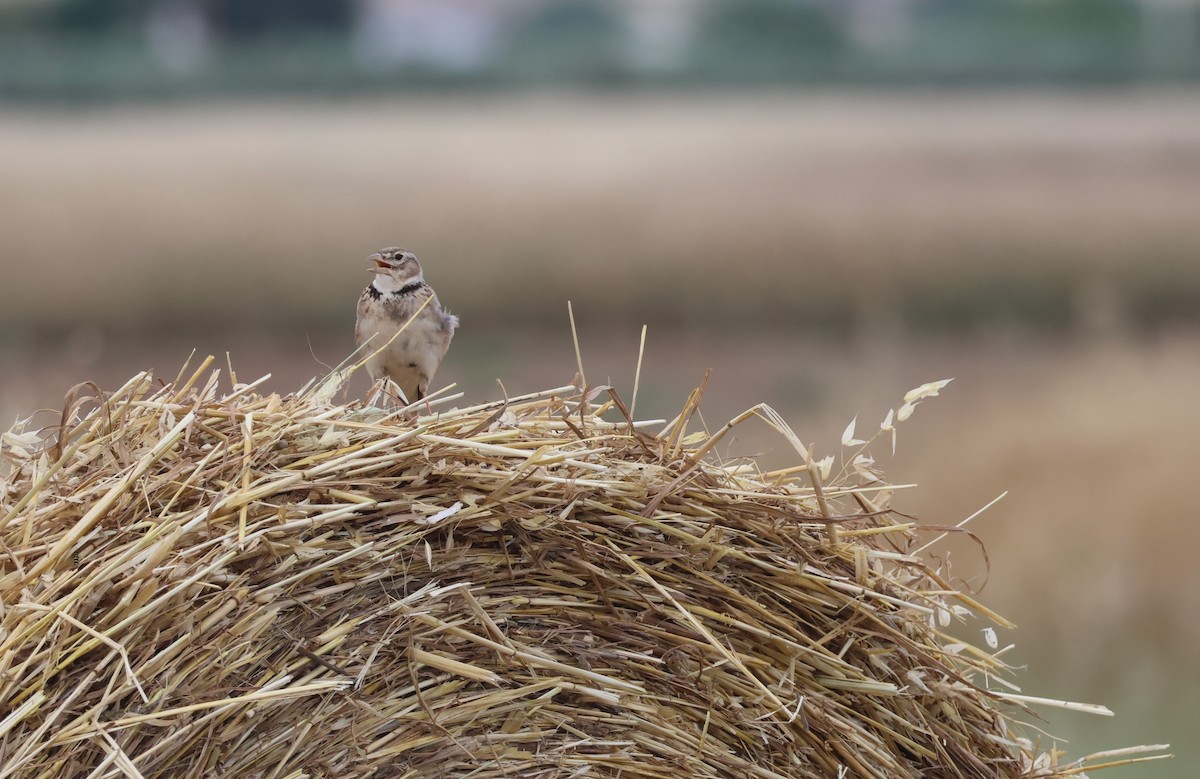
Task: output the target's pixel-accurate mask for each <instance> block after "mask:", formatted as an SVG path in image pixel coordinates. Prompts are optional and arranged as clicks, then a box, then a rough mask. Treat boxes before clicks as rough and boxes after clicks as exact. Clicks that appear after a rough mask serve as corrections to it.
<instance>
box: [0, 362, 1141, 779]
mask: <svg viewBox="0 0 1200 779" xmlns="http://www.w3.org/2000/svg"><path fill="white" fill-rule="evenodd" d="M207 368H208V362H206V363H205V364H203V365H201V366H200V368H199V369H197V370H195V371H194V372H193V373H192V374H191V376H190V377H189V378H186V379H185V378H184V377H183V374H182V373H181V376H180V378H179V379H177V380H176V381H175V382H173V383H170V384H166V385H161V386H158V387H157V388H156V386H155V384H154V382H153V381H152V379H151V376H150V375H148V374H139V375H137V376H135V377H133V378H132V379H131V380H130V381H129V382H128V383H126V384H125V386H123V387H122V388H120V389H119V390H117V391H116V392H113V393H111V394H102V393H99V392H98V391H96V390H94V388H93V389H92V390H87V389H86V388H84V389H81V390H80V391H79V392H77V393H73V395H74V396H73V397H71V398H69V399H68V401H67V403H66V408H65V409H64V411H63V414H62V421H61V425H57V426H56V430H54V431H52V433H51V434H50V435H49V436H48V437H47V438H44V437H43V436H41V435H37V434H34V433H32V432H29V431H27V430H26V427H27V425H22V424H18V425H17V426H16V427H14V428H13V429H12V430H11V431H10V432H9V433H6V434H5V435H4V438H3V444H2V447H0V454H2V455H3V458H4V460H3V464H2V465H0V468H2V469H3V473H2V479H0V541H2V547H0V776H4V777H12V778H14V779H33V778H34V777H37V778H39V779H41V778H47V779H48V778H49V777H56V778H58V777H81V778H82V777H147V778H148V777H181V776H195V777H209V776H221V777H264V778H266V777H270V778H271V779H300V777H338V779H350V778H352V777H362V778H363V779H365V778H366V777H380V778H382V777H435V776H437V777H441V776H445V777H475V778H477V779H486V778H488V777H584V776H592V777H616V776H620V777H624V778H625V779H643V778H645V779H649V778H650V777H657V778H661V779H667V778H668V777H670V778H672V779H673V778H674V777H681V776H689V777H761V778H762V779H773V778H776V777H812V776H821V777H823V776H829V777H840V776H862V777H918V776H919V777H941V776H945V777H995V776H1004V777H1008V776H1065V775H1072V774H1078V773H1079V772H1080V771H1082V770H1083V769H1084V767H1085V765H1086V761H1078V762H1070V763H1068V762H1063V761H1061V760H1060V759H1059V757H1058V756H1057V755H1056V754H1053V753H1052V754H1048V755H1047V754H1042V755H1036V754H1034V750H1033V749H1032V747H1031V746H1030V743H1029V742H1028V741H1025V740H1023V739H1022V738H1020V737H1019V732H1020V731H1019V727H1018V726H1017V725H1015V723H1014V721H1013V720H1012V719H1011V717H1012V716H1013V715H1014V714H1021V713H1022V712H1025V711H1027V710H1025V709H1024V708H1023V707H1022V704H1018V703H1013V702H1011V701H1006V700H1005V699H1004V696H1003V694H1002V693H998V692H990V691H988V690H985V689H984V687H983V685H984V684H985V680H991V679H994V678H996V677H997V676H1003V675H1004V673H1005V667H1004V664H1003V662H1002V661H1001V660H1000V659H999V658H998V657H997V656H996V655H995V654H993V653H992V652H990V651H988V650H986V649H981V648H978V647H974V646H969V645H966V644H963V643H962V642H959V641H957V640H955V639H953V638H951V637H950V636H949V635H948V634H947V633H946V632H945V631H946V629H947V625H948V624H950V622H951V620H953V619H959V618H961V617H962V616H963V615H965V614H967V613H968V612H969V611H973V612H978V609H977V608H974V605H975V604H974V602H973V601H971V600H970V599H969V598H967V597H966V596H965V595H962V594H960V593H958V592H956V591H955V590H954V588H952V587H951V586H950V585H949V584H948V583H947V581H946V578H945V576H944V575H943V573H942V572H939V571H936V570H933V569H931V568H930V567H929V566H928V565H927V564H926V563H925V562H923V560H922V559H921V558H919V557H918V556H915V555H914V554H912V553H911V552H912V550H913V549H914V548H915V545H916V542H915V535H914V532H913V526H912V524H911V523H910V522H908V521H906V520H904V518H902V517H897V516H895V515H893V514H891V513H889V512H888V511H887V508H886V498H887V491H888V489H890V488H889V487H888V486H887V485H886V484H884V483H883V482H882V481H880V480H878V479H877V478H875V477H874V476H873V474H871V473H870V472H869V470H868V469H867V468H866V467H864V466H863V462H865V461H863V460H860V459H857V458H856V459H855V460H854V462H856V463H858V465H857V466H856V467H847V468H846V469H844V471H843V473H841V474H840V475H835V476H830V477H829V478H828V479H827V480H826V479H825V478H823V476H822V473H821V470H822V469H821V467H820V464H818V463H816V462H814V460H813V458H812V457H811V456H810V454H809V452H808V450H807V449H805V448H804V447H802V446H799V441H798V439H796V438H795V436H794V434H792V433H791V431H789V430H787V428H786V426H785V425H784V424H783V422H782V420H780V419H779V418H778V417H777V416H776V415H775V414H774V412H771V411H770V409H768V408H766V407H759V408H757V409H753V410H752V411H751V412H748V413H747V414H746V415H743V417H742V418H739V421H741V420H744V419H749V418H752V417H757V418H761V419H764V420H766V421H767V422H768V423H769V424H771V425H773V426H775V427H776V428H778V429H779V430H780V432H781V433H783V434H784V435H785V436H786V437H787V438H788V440H790V441H792V442H793V443H794V444H795V445H797V448H798V451H799V453H800V460H801V464H800V465H799V466H797V467H795V468H790V469H786V470H784V471H777V472H774V473H761V472H760V471H759V470H758V469H757V468H756V467H755V464H754V463H753V462H752V461H738V462H734V463H729V462H723V461H721V460H719V459H717V458H716V457H715V456H714V455H713V445H714V444H715V443H716V439H717V438H719V436H720V435H722V434H723V433H724V432H725V431H726V430H727V429H728V427H727V428H723V429H722V431H720V432H719V433H717V435H716V436H709V435H707V434H706V433H703V432H700V433H689V432H688V426H689V423H690V421H691V420H692V419H693V415H694V413H695V410H696V407H695V406H696V403H697V402H698V398H699V395H700V393H699V392H697V393H694V395H693V397H692V398H691V399H689V402H688V405H687V406H686V407H685V408H684V410H683V412H682V413H681V414H680V416H679V417H678V418H677V419H676V420H674V421H673V422H671V423H668V424H666V425H665V426H664V425H663V424H662V423H661V422H658V423H655V422H634V421H632V419H630V418H629V416H628V414H627V413H625V411H624V405H623V404H622V402H621V400H620V399H619V398H618V397H617V395H616V394H615V393H614V392H612V391H611V390H608V389H607V388H593V389H587V390H584V389H580V388H578V387H575V386H568V387H560V388H557V389H553V390H548V391H546V392H541V393H537V394H534V395H529V396H525V397H521V398H512V399H508V400H504V401H497V402H494V403H487V404H483V405H478V406H473V407H470V408H465V409H448V410H447V409H446V408H445V407H446V406H447V405H449V401H450V400H452V398H447V397H444V396H443V398H442V399H437V398H435V399H433V400H432V401H430V402H429V403H428V404H425V403H422V404H421V405H420V406H418V407H414V408H411V409H409V410H406V411H396V412H392V413H388V412H385V411H383V410H380V409H377V408H373V407H371V406H368V405H366V404H364V403H362V402H350V403H346V404H339V403H337V402H335V401H334V400H333V398H334V397H335V396H336V393H337V390H338V389H339V385H340V382H341V380H342V377H341V375H340V374H335V375H334V376H331V377H330V378H329V379H327V380H326V381H325V382H323V383H321V384H319V385H315V386H311V387H309V388H306V389H305V390H303V391H301V392H299V393H297V394H294V395H288V396H282V397H281V396H279V395H262V394H258V392H257V391H256V388H255V384H257V382H256V383H255V384H252V385H235V388H234V390H232V391H231V392H229V393H227V394H224V395H222V393H221V392H220V391H219V389H218V383H217V378H216V375H215V374H213V375H212V376H211V377H210V378H207V379H206V380H205V381H204V383H202V384H201V381H202V380H203V379H205V377H206V376H207ZM87 392H90V394H91V399H90V401H89V400H87V399H85V398H83V397H82V395H83V394H86V393H87ZM868 477H869V478H868ZM834 528H836V529H837V530H836V532H834V530H833V529H834ZM1131 759H1137V757H1136V755H1134V756H1133V757H1131V756H1130V755H1129V754H1128V753H1125V752H1118V753H1111V754H1106V755H1100V756H1097V761H1098V762H1101V763H1104V762H1107V763H1120V762H1124V761H1128V760H1131Z"/></svg>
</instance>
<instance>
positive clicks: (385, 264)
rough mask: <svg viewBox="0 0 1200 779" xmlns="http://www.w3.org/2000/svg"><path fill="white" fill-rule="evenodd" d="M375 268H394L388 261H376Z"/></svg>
mask: <svg viewBox="0 0 1200 779" xmlns="http://www.w3.org/2000/svg"><path fill="white" fill-rule="evenodd" d="M375 267H376V268H380V269H383V270H387V269H388V268H390V267H392V266H391V265H390V264H388V261H387V260H375Z"/></svg>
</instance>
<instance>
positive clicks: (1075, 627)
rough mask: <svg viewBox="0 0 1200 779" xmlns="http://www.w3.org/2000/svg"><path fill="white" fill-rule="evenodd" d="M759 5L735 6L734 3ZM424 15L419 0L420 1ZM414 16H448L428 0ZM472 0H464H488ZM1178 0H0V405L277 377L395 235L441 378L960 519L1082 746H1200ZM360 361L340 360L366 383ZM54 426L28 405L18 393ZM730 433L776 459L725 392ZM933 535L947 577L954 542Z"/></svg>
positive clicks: (1187, 132)
mask: <svg viewBox="0 0 1200 779" xmlns="http://www.w3.org/2000/svg"><path fill="white" fill-rule="evenodd" d="M747 8H748V9H750V11H747V10H746V9H747ZM438 9H441V10H440V11H439V10H438ZM447 9H448V10H447ZM498 9H499V10H498ZM1198 19H1200V11H1197V6H1196V5H1195V4H1194V3H1188V2H1182V1H1181V2H1163V3H1145V4H1140V3H1134V2H1123V1H1120V2H1119V1H1118V0H1088V2H1075V1H1074V0H1027V1H1021V0H972V2H969V3H966V2H963V3H949V2H936V1H935V0H929V1H928V2H908V3H874V2H869V1H867V0H863V1H862V2H855V3H846V4H832V3H827V4H822V3H813V2H809V3H803V2H789V1H788V0H754V2H750V1H749V0H747V1H746V2H744V3H712V4H703V3H691V2H686V1H685V0H679V1H678V2H665V1H664V2H658V3H651V2H645V3H641V2H625V3H619V4H601V3H582V2H560V3H547V2H535V1H534V0H510V2H508V3H495V4H485V3H474V2H445V3H441V4H437V3H425V2H416V1H413V0H410V1H408V2H406V1H404V0H395V1H394V2H384V1H383V0H371V1H367V0H364V2H361V3H350V2H346V3H303V2H296V3H271V2H267V0H256V1H255V2H246V3H241V4H235V3H232V2H229V3H221V2H209V3H202V2H175V1H174V0H168V1H166V2H151V1H150V0H144V1H142V2H133V1H132V0H130V1H128V2H123V1H121V0H105V2H89V3H83V2H73V1H69V0H68V1H65V2H50V1H49V0H44V1H43V2H31V1H29V0H23V1H22V2H14V1H13V0H8V1H7V2H4V3H0V101H3V102H2V103H0V171H2V173H0V278H2V281H0V377H2V379H0V414H3V417H4V419H6V420H9V421H11V420H12V419H13V418H14V417H16V416H18V415H19V416H27V415H29V414H30V413H33V412H34V411H35V410H36V409H38V408H52V407H54V406H56V405H61V402H62V398H63V395H64V394H65V393H66V392H67V390H68V389H69V388H70V387H71V386H73V385H75V384H77V383H79V382H82V381H86V380H94V381H96V382H97V383H98V384H100V385H101V386H103V387H106V388H113V387H114V386H116V385H117V384H119V383H120V382H122V381H123V380H124V379H126V378H127V377H129V376H130V375H132V374H133V373H134V372H136V371H138V370H141V369H144V368H154V369H155V370H156V371H158V372H159V373H160V374H161V375H163V377H164V378H168V379H169V378H173V377H174V375H175V373H176V371H177V370H178V368H179V366H180V364H181V363H182V362H183V361H184V359H185V358H187V356H188V354H189V353H190V352H191V351H192V350H193V349H196V350H198V351H199V353H200V354H201V355H203V354H209V353H212V354H216V355H221V356H222V358H223V355H224V354H225V353H226V352H229V353H230V355H231V357H232V362H233V367H234V368H235V369H236V370H237V372H238V377H239V378H240V379H241V380H243V381H245V380H248V379H254V378H257V377H259V376H260V375H262V374H265V373H271V374H272V375H273V378H272V380H271V381H270V383H269V384H268V385H267V386H268V389H271V390H276V391H289V390H292V389H295V388H297V387H298V386H299V385H300V384H301V383H302V382H303V381H305V380H307V379H308V378H310V377H312V376H314V375H317V374H319V373H321V372H323V371H324V370H325V368H324V367H323V366H324V365H332V364H335V363H337V362H339V361H340V360H341V359H342V358H344V357H345V356H346V355H347V354H348V353H349V351H350V349H351V347H352V330H353V315H354V314H353V311H354V304H355V301H356V298H357V295H358V293H359V292H360V291H361V288H362V286H363V285H364V284H365V283H366V282H367V280H368V278H369V277H368V274H367V272H366V267H367V265H366V263H365V261H364V260H365V257H366V256H367V255H368V254H369V253H371V252H372V251H375V250H377V249H378V248H380V247H382V246H385V245H393V244H399V245H403V246H406V247H408V248H410V249H412V250H414V251H415V252H417V254H418V255H419V256H420V257H421V258H422V260H423V262H424V264H425V266H426V272H427V277H428V279H429V280H430V281H431V282H432V283H433V284H434V285H435V286H436V288H437V289H438V291H439V293H440V295H441V297H442V299H443V301H444V302H445V303H446V304H447V305H448V306H449V307H450V308H451V309H452V310H454V311H455V313H458V314H459V315H460V316H461V317H462V320H463V326H462V329H461V330H460V333H459V335H458V336H457V338H456V340H455V344H454V347H453V349H452V350H451V353H450V356H449V358H448V360H447V362H446V364H445V365H444V366H443V370H442V373H441V374H440V375H439V377H438V378H439V381H440V382H457V383H458V385H459V387H460V388H461V389H462V390H463V391H465V392H466V393H467V396H468V399H470V400H478V399H481V398H483V397H489V398H490V397H494V396H496V395H497V394H498V393H499V392H501V390H500V388H499V387H498V386H497V384H496V380H497V379H499V380H500V381H502V382H503V386H504V388H505V389H506V390H507V391H508V392H509V393H510V394H516V393H519V392H521V391H527V390H532V389H541V388H544V387H547V386H552V385H554V384H560V383H566V382H568V381H569V380H570V379H571V377H572V375H573V374H574V372H575V368H574V365H575V358H574V351H573V347H572V345H571V334H570V329H569V326H568V323H567V317H566V301H567V300H568V299H570V300H572V301H573V302H574V306H575V311H576V319H577V323H578V328H579V334H580V338H581V341H582V349H583V355H584V363H585V369H586V370H587V372H588V378H589V380H591V381H593V382H596V381H604V380H611V381H612V382H613V383H614V384H615V385H616V386H617V387H618V388H619V389H620V390H621V391H622V393H623V394H624V395H625V396H626V397H629V395H630V394H631V391H632V385H633V372H634V365H635V363H636V360H637V344H638V336H639V332H640V329H641V326H642V324H643V323H645V324H648V325H649V340H648V345H647V349H646V354H645V367H644V368H643V374H642V382H641V392H640V394H639V397H638V415H639V416H643V417H666V418H669V417H671V416H673V415H674V413H675V411H676V410H677V409H678V407H679V406H680V405H681V404H682V403H683V401H684V399H685V398H686V396H687V393H688V391H689V390H690V389H691V388H692V387H693V386H695V385H696V383H698V382H699V381H700V380H701V378H702V377H703V375H704V372H705V371H706V370H707V369H709V368H711V369H713V371H714V373H713V377H712V380H711V381H710V383H709V385H708V387H707V390H706V395H705V404H704V409H705V418H706V420H707V422H708V423H709V425H710V426H717V425H720V424H722V423H723V422H724V421H726V420H727V419H728V418H730V417H732V416H733V415H735V414H736V413H738V412H740V411H741V410H743V409H744V408H746V407H749V406H751V405H753V404H755V403H758V402H767V403H769V404H771V405H772V406H774V407H775V408H777V409H778V410H779V411H780V412H781V413H783V415H784V416H785V418H787V419H788V420H789V421H790V422H791V423H792V425H793V427H794V428H795V429H796V430H797V431H798V432H799V434H800V435H801V437H802V438H803V439H805V440H806V441H815V442H816V443H817V447H818V452H819V453H822V454H823V453H832V452H836V451H837V449H838V439H839V436H840V433H841V431H842V429H843V428H844V427H845V425H846V423H847V422H849V420H850V419H851V418H852V417H854V416H855V415H856V414H858V415H859V428H858V429H859V433H860V435H861V433H862V432H863V431H864V430H866V429H869V428H871V427H873V426H875V425H877V424H878V422H879V421H880V420H882V418H883V416H884V414H885V413H886V412H887V410H888V408H889V407H892V406H895V405H896V404H897V402H898V401H899V398H900V396H901V395H902V394H903V393H904V392H905V391H906V390H908V389H910V388H911V387H914V386H916V385H918V384H920V383H923V382H925V381H930V380H934V379H940V378H947V377H951V376H953V377H956V381H955V383H953V384H951V385H950V387H949V388H948V389H947V390H946V391H945V392H944V395H943V397H941V398H938V399H936V400H933V401H930V402H929V403H927V404H926V405H923V406H922V407H921V409H920V410H919V411H918V412H917V414H916V415H915V417H914V418H913V420H911V421H909V422H907V423H905V424H904V425H903V426H901V428H900V431H899V449H898V455H897V457H896V458H895V459H894V460H891V458H883V457H882V456H883V455H884V454H886V450H887V448H888V447H887V446H886V445H884V444H881V445H879V446H877V447H875V449H876V453H877V454H878V455H879V456H881V459H883V460H884V462H885V467H886V469H887V473H888V475H889V476H890V478H891V479H893V480H894V481H897V482H916V483H919V484H920V487H919V488H917V489H914V490H912V491H910V492H908V493H907V494H902V495H901V496H900V497H899V498H898V506H899V507H900V508H901V509H902V510H905V511H909V512H912V513H914V514H916V515H917V516H919V518H920V519H921V520H922V521H924V522H927V523H929V524H952V523H954V522H957V521H960V520H961V519H963V518H965V517H966V516H968V515H970V514H971V513H973V512H974V511H976V510H977V509H978V508H980V507H981V506H983V505H984V504H985V503H987V502H988V501H990V500H992V499H993V498H994V497H996V496H997V495H998V494H1000V493H1001V492H1003V491H1006V490H1007V491H1008V492H1009V495H1008V497H1007V498H1006V499H1005V500H1003V501H1001V502H1000V503H999V504H998V505H996V506H995V507H993V508H992V509H990V510H989V511H988V512H987V513H986V514H984V515H983V516H982V517H980V518H979V519H977V520H976V521H975V523H974V524H973V525H972V527H973V529H974V531H975V532H976V533H977V534H978V535H979V536H980V537H981V538H982V539H983V541H984V543H985V544H986V546H987V550H988V554H989V555H990V562H991V577H990V581H989V582H988V583H987V586H986V588H985V590H984V592H983V596H982V597H983V599H984V601H985V602H987V603H988V604H989V605H991V606H992V607H994V608H995V609H996V610H998V611H1000V612H1001V613H1002V614H1004V615H1006V616H1008V617H1009V618H1011V619H1013V620H1014V621H1015V622H1016V623H1017V624H1018V627H1019V629H1018V630H1017V631H1015V632H1013V633H1011V634H1007V635H1002V637H1001V640H1002V641H1013V642H1015V643H1016V644H1017V648H1016V649H1015V650H1014V651H1013V653H1012V655H1011V657H1012V659H1013V661H1014V662H1015V663H1017V664H1022V665H1024V664H1027V665H1028V668H1027V669H1025V670H1022V671H1021V672H1020V674H1019V677H1018V682H1019V683H1020V684H1022V686H1023V687H1024V688H1025V691H1026V692H1028V693H1031V694H1035V695H1041V696H1046V697H1056V698H1064V699H1071V700H1082V701H1090V702H1097V703H1104V704H1107V705H1109V706H1111V707H1112V708H1114V709H1115V710H1116V711H1117V717H1116V718H1114V719H1112V720H1107V719H1099V718H1094V717H1088V716H1084V715H1077V714H1070V715H1064V714H1057V713H1054V712H1053V711H1048V712H1046V714H1047V718H1048V720H1049V722H1048V723H1045V727H1046V728H1047V729H1048V730H1049V731H1050V732H1052V733H1054V734H1055V735H1057V736H1062V737H1065V738H1067V739H1069V741H1070V742H1071V743H1070V745H1069V746H1068V747H1067V749H1068V750H1069V752H1070V753H1071V754H1072V755H1075V756H1078V755H1082V754H1084V753H1086V752H1089V751H1093V750H1096V749H1101V748H1110V747H1120V746H1126V745H1131V744H1135V743H1146V742H1160V741H1169V742H1171V743H1172V744H1173V751H1174V752H1175V753H1176V754H1177V755H1178V757H1177V758H1176V759H1175V760H1173V761H1170V762H1167V763H1158V764H1153V765H1148V766H1145V767H1136V768H1130V769H1125V770H1124V771H1119V772H1117V773H1116V774H1114V775H1116V776H1128V777H1140V776H1145V777H1191V776H1193V775H1194V774H1195V766H1196V765H1197V764H1198V762H1200V748H1198V747H1197V746H1196V744H1195V741H1196V738H1195V733H1196V732H1197V731H1198V729H1200V715H1198V714H1197V712H1196V708H1195V705H1194V699H1195V696H1196V693H1197V692H1200V670H1197V664H1196V658H1197V655H1198V650H1197V647H1200V625H1198V623H1197V620H1196V617H1197V615H1198V614H1200V573H1198V572H1197V566H1196V565H1195V564H1194V562H1193V560H1192V558H1193V556H1194V551H1195V550H1196V549H1197V548H1198V546H1200V532H1198V531H1197V527H1198V525H1197V521H1198V520H1200V517H1198V516H1197V512H1196V509H1195V508H1194V504H1192V502H1191V500H1192V497H1193V496H1192V484H1191V482H1190V480H1191V479H1192V478H1194V475H1193V472H1194V470H1195V468H1196V466H1197V464H1198V463H1200V459H1198V455H1197V444H1196V441H1197V440H1198V437H1200V412H1198V411H1197V405H1196V396H1197V390H1198V388H1200V358H1198V355H1200V259H1198V255H1200V123H1198V122H1197V117H1200V90H1197V89H1196V77H1197V75H1200V26H1198V25H1197V20H1198ZM364 389H365V382H360V386H359V387H358V390H359V391H362V390H364ZM45 419H46V421H47V423H50V421H51V418H50V417H49V416H46V417H45ZM730 453H731V454H748V453H761V454H762V456H763V457H764V459H765V461H766V462H768V463H771V464H788V463H790V462H791V460H790V459H789V457H790V455H789V453H788V452H787V451H786V448H785V445H784V443H783V442H782V441H778V440H775V439H772V438H771V437H769V436H768V435H767V434H766V431H765V428H764V430H763V434H762V435H761V437H759V436H756V435H755V434H754V433H753V431H752V430H750V429H747V432H746V433H744V434H743V436H742V438H741V439H740V440H738V441H736V442H734V443H733V445H732V448H731V450H730ZM943 549H944V550H950V553H951V554H952V556H953V559H954V561H955V565H956V569H957V570H958V571H959V572H960V573H961V574H962V575H963V576H964V577H968V578H969V579H970V580H971V581H972V582H973V583H976V584H978V583H981V582H982V579H983V576H982V564H981V561H980V556H979V553H978V551H977V549H976V548H975V547H974V545H972V544H970V543H969V542H966V541H965V540H964V539H957V540H954V541H953V542H951V543H948V544H947V545H945V546H944V547H943Z"/></svg>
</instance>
